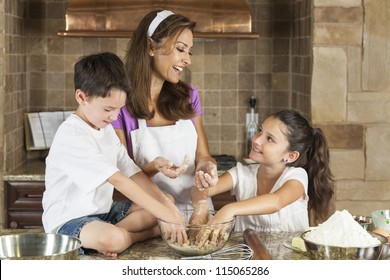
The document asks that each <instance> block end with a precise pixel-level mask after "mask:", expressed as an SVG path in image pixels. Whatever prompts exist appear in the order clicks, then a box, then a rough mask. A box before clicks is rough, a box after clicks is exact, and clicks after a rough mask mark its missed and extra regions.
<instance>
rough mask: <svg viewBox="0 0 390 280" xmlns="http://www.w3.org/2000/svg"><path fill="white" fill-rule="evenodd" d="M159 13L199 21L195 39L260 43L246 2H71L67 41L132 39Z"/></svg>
mask: <svg viewBox="0 0 390 280" xmlns="http://www.w3.org/2000/svg"><path fill="white" fill-rule="evenodd" d="M155 9H166V10H171V11H173V12H175V13H179V14H183V15H185V16H187V17H189V18H190V19H192V20H194V21H196V28H195V30H194V37H195V38H227V39H257V38H258V37H259V35H258V34H257V33H255V32H252V17H251V13H250V10H249V7H248V5H247V4H246V1H245V0H177V1H174V0H165V1H164V0H68V1H67V10H66V15H65V21H66V29H65V30H63V31H59V32H58V35H59V36H65V37H116V38H129V37H131V35H132V33H133V31H134V30H135V28H136V27H137V25H138V23H139V21H140V20H141V19H142V17H143V16H144V15H146V14H147V13H148V12H150V11H152V10H155Z"/></svg>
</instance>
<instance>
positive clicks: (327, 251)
mask: <svg viewBox="0 0 390 280" xmlns="http://www.w3.org/2000/svg"><path fill="white" fill-rule="evenodd" d="M308 232H309V231H305V232H304V233H302V235H301V238H302V239H303V241H304V243H305V246H306V251H307V252H308V253H309V254H310V256H311V257H312V258H313V259H315V260H377V259H379V257H380V256H381V253H382V249H383V247H384V244H385V243H386V241H387V238H386V237H384V236H382V235H380V234H376V233H372V232H370V234H371V236H373V237H376V238H378V239H379V241H380V242H381V244H379V245H376V246H370V247H337V246H329V245H323V244H319V243H315V242H312V241H310V240H308V239H307V238H306V234H307V233H308Z"/></svg>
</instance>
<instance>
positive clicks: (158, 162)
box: [153, 155, 190, 179]
mask: <svg viewBox="0 0 390 280" xmlns="http://www.w3.org/2000/svg"><path fill="white" fill-rule="evenodd" d="M189 161H190V156H189V155H185V156H184V160H183V162H182V164H181V165H180V166H176V165H174V164H173V162H172V161H170V160H167V159H165V158H163V157H156V158H155V159H154V160H153V163H154V167H155V168H156V169H157V170H158V171H159V172H161V173H162V174H164V175H165V176H167V177H169V178H171V179H175V178H177V177H179V176H180V175H183V174H184V173H185V172H186V171H187V168H188V163H189Z"/></svg>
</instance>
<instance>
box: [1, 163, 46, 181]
mask: <svg viewBox="0 0 390 280" xmlns="http://www.w3.org/2000/svg"><path fill="white" fill-rule="evenodd" d="M3 180H4V181H45V160H43V159H36V160H28V161H26V162H25V163H23V164H22V165H21V166H19V167H18V168H16V169H14V170H12V171H11V172H8V173H6V174H5V175H4V177H3Z"/></svg>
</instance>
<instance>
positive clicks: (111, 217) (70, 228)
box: [58, 200, 131, 255]
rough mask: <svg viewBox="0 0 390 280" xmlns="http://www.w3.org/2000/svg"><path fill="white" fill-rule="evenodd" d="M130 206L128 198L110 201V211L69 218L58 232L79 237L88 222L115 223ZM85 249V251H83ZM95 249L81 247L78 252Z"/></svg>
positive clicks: (124, 214)
mask: <svg viewBox="0 0 390 280" xmlns="http://www.w3.org/2000/svg"><path fill="white" fill-rule="evenodd" d="M130 206H131V201H130V200H122V201H114V202H113V203H112V206H111V209H110V212H108V213H104V214H95V215H89V216H84V217H80V218H76V219H73V220H70V221H69V222H67V223H65V224H64V225H63V226H62V227H60V228H59V230H58V233H59V234H66V235H70V236H74V237H77V238H78V237H79V235H80V231H81V229H82V228H83V227H84V226H85V225H86V224H88V223H90V222H93V221H102V222H106V223H110V224H113V225H115V224H116V223H118V222H120V221H121V220H123V219H124V218H125V217H126V214H127V211H129V209H130ZM84 250H85V252H84ZM94 251H95V250H90V249H85V248H83V249H81V248H80V250H79V254H80V255H83V254H85V253H88V252H94Z"/></svg>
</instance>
